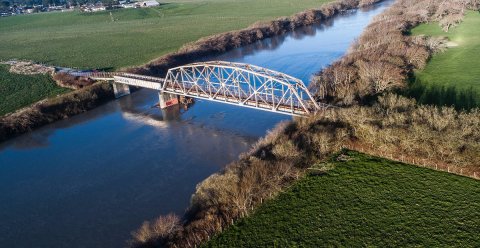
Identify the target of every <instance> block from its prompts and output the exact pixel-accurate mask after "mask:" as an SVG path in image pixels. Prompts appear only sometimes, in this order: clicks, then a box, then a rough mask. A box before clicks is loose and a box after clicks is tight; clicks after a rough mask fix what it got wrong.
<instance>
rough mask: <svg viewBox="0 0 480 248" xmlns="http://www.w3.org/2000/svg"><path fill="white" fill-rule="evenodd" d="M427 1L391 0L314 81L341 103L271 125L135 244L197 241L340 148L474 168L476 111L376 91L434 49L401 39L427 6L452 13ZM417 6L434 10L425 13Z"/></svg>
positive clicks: (395, 82) (396, 83)
mask: <svg viewBox="0 0 480 248" xmlns="http://www.w3.org/2000/svg"><path fill="white" fill-rule="evenodd" d="M431 3H432V2H431V1H413V0H397V1H396V2H395V3H394V5H393V6H392V7H391V8H389V9H388V10H387V11H385V12H384V13H383V14H381V15H379V16H377V17H376V18H375V21H374V22H373V23H372V24H371V25H369V27H368V28H367V29H366V31H365V32H364V33H363V35H362V36H361V37H360V38H359V39H358V42H357V43H356V44H355V45H354V46H353V47H352V49H351V52H350V53H349V54H347V55H346V56H345V57H343V58H342V59H341V60H340V61H338V62H336V63H334V64H333V65H332V66H331V67H328V68H326V69H325V70H323V71H322V72H321V73H320V74H319V76H318V77H316V78H315V79H314V80H313V84H312V85H313V86H312V88H313V89H314V90H316V92H317V96H318V98H319V99H323V100H326V101H330V102H335V103H337V104H341V105H344V106H345V108H340V109H335V110H330V111H327V112H326V113H323V114H322V115H316V116H312V117H310V118H304V119H295V120H294V121H293V122H286V123H283V124H282V125H279V126H278V127H277V128H276V129H275V130H274V131H272V132H271V133H270V134H269V135H267V137H265V138H264V139H262V140H261V141H259V142H258V143H257V145H256V146H255V147H254V148H253V149H252V150H251V151H250V152H248V153H246V154H244V155H242V156H241V158H240V160H239V161H237V162H234V163H232V164H230V165H228V166H227V167H226V168H225V170H224V171H222V172H220V173H217V174H215V175H212V176H211V177H209V178H208V179H207V180H205V181H204V182H202V183H201V184H199V185H198V187H197V191H196V193H195V194H194V195H193V197H192V205H191V206H190V208H189V210H188V211H187V213H186V214H185V215H184V216H183V217H182V218H181V219H178V218H168V219H164V218H159V219H157V220H155V221H153V222H150V223H148V222H147V223H145V224H144V225H143V226H142V227H141V228H140V229H139V230H138V231H137V232H136V233H135V234H134V238H135V239H136V243H135V245H137V246H138V247H150V246H153V247H155V246H167V247H178V246H180V247H194V246H196V245H198V244H201V243H203V242H205V241H206V240H209V239H210V238H211V237H213V236H215V235H216V234H218V233H220V232H222V231H223V230H224V229H225V228H227V227H229V226H230V225H231V224H232V223H234V222H235V221H236V220H238V219H240V218H242V217H244V216H247V215H248V214H250V213H251V211H252V210H254V209H256V207H258V206H259V205H261V204H262V202H263V201H264V200H265V199H270V198H272V197H274V196H275V195H277V194H278V193H279V192H281V191H282V190H283V189H285V188H286V187H287V186H289V185H291V183H292V182H294V181H295V180H297V179H298V178H301V177H302V175H303V174H304V173H305V170H306V168H307V167H309V166H310V165H312V164H316V163H319V162H322V161H323V160H324V159H325V158H326V157H328V156H330V155H331V154H333V153H334V152H337V151H338V150H339V149H340V148H341V147H344V146H352V147H362V148H364V149H368V150H369V151H374V152H378V153H381V154H385V153H386V154H390V155H392V154H400V155H401V156H402V157H404V158H407V159H410V160H412V161H417V163H418V164H420V165H421V164H422V163H423V164H433V165H437V166H438V165H439V164H440V165H444V164H447V166H450V167H452V168H454V169H455V171H460V173H462V174H463V175H467V176H472V177H476V176H475V175H477V174H480V164H478V158H477V157H478V155H477V154H478V152H479V151H480V145H479V144H478V140H480V129H479V128H480V123H479V121H480V111H478V110H472V111H471V112H468V113H467V112H458V111H455V110H454V109H453V108H448V107H441V108H438V107H434V106H419V105H417V104H416V102H415V101H414V100H412V99H408V98H405V97H402V96H398V95H395V94H386V95H384V96H381V95H382V93H385V92H387V91H392V90H395V89H398V88H402V87H405V86H406V82H407V79H408V76H409V75H410V73H411V72H412V70H413V69H414V68H423V66H425V64H426V61H427V59H428V58H429V56H430V55H431V54H433V53H434V52H435V51H437V50H436V49H438V47H436V46H433V45H435V44H437V43H435V42H429V40H425V39H410V38H409V37H408V36H407V33H408V32H407V31H408V30H409V29H410V28H412V27H414V26H416V25H418V24H420V23H422V22H427V21H429V20H430V19H429V18H432V16H433V14H434V13H440V16H441V17H444V18H447V19H448V17H450V15H451V13H449V12H447V13H445V12H444V11H446V9H445V8H444V7H445V6H442V3H437V2H435V3H436V4H435V5H429V4H431ZM456 3H457V2H456ZM457 4H462V3H457ZM425 5H429V6H430V7H431V8H433V10H432V11H430V12H427V13H425V12H424V11H423V10H425V9H426V8H425ZM448 7H449V8H447V9H451V8H452V7H454V8H458V7H462V6H457V5H455V6H448ZM463 7H465V6H463ZM468 7H470V8H476V7H475V6H468ZM425 15H426V16H425ZM444 24H445V22H444ZM446 24H447V25H450V24H448V23H446ZM379 96H380V97H379ZM358 103H363V104H365V103H368V105H364V106H359V105H357V104H358ZM450 167H449V168H450ZM161 227H168V228H163V229H162V228H161Z"/></svg>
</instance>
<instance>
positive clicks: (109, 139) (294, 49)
mask: <svg viewBox="0 0 480 248" xmlns="http://www.w3.org/2000/svg"><path fill="white" fill-rule="evenodd" d="M390 3H391V1H387V2H384V3H382V4H378V5H377V6H376V7H374V8H370V9H368V10H359V11H352V12H350V13H348V14H345V15H342V16H338V17H336V18H334V20H332V21H331V22H329V23H326V24H322V25H314V26H310V27H305V28H302V29H299V30H297V31H295V32H292V33H288V34H285V35H282V36H278V37H275V38H271V39H266V40H264V41H260V42H257V43H255V44H252V45H249V46H246V47H243V48H240V49H236V50H233V51H231V52H228V53H225V54H223V55H221V56H216V57H211V58H205V60H226V61H236V62H243V63H250V64H255V65H259V66H263V67H266V68H269V69H273V70H278V71H281V72H284V73H287V74H290V75H292V76H295V77H298V78H300V79H302V80H304V81H305V82H308V80H309V78H310V77H311V75H312V74H313V73H315V72H316V71H318V70H320V69H321V68H322V67H324V66H326V65H328V64H329V63H332V61H334V60H335V59H337V58H339V57H340V56H341V55H343V54H344V53H345V52H346V50H347V49H348V47H349V46H350V44H351V43H352V42H353V41H354V39H355V37H357V36H358V35H359V34H360V33H361V31H362V29H363V28H364V27H365V26H366V25H367V24H368V23H369V21H370V20H371V19H372V17H373V16H375V15H376V14H378V13H380V12H381V11H382V10H383V9H384V8H385V7H386V6H388V5H389V4H390ZM157 97H158V96H157V93H156V92H153V91H149V90H140V91H137V92H135V93H133V94H131V95H129V96H126V97H123V98H121V99H118V100H116V101H112V102H110V103H108V104H106V105H103V106H101V107H98V108H96V109H94V110H92V111H90V112H87V113H84V114H81V115H78V116H74V117H72V118H70V119H67V120H63V121H59V122H56V123H54V124H51V125H48V126H45V127H43V128H40V129H38V130H36V131H34V132H32V133H29V134H25V135H23V136H20V137H18V138H16V139H14V140H11V141H9V142H6V143H3V144H0V247H122V246H124V244H125V240H126V239H128V238H129V237H130V236H129V235H130V231H132V230H133V229H136V228H137V227H138V226H140V225H141V223H142V222H143V221H144V220H147V219H152V218H154V217H156V216H158V215H159V214H167V213H169V212H175V213H177V214H182V213H183V212H184V210H185V208H186V207H187V206H188V204H189V199H190V196H191V194H192V193H193V192H194V190H195V185H196V184H197V183H198V182H200V181H202V180H203V179H205V178H206V177H208V176H209V175H211V174H212V173H214V172H216V171H218V170H220V169H221V168H222V166H224V165H226V164H227V163H228V162H231V161H233V160H235V159H236V158H237V157H238V155H239V154H240V153H241V152H244V151H246V150H248V149H249V148H250V146H251V145H252V144H253V143H254V142H255V141H256V140H257V139H258V138H259V137H260V136H263V135H264V134H265V133H266V131H267V130H268V129H271V128H273V127H274V126H275V124H276V123H278V122H280V121H282V120H285V119H289V118H290V117H288V116H285V115H279V114H275V113H270V112H263V111H259V110H253V109H247V108H240V107H236V106H231V105H225V104H220V103H213V102H207V101H197V102H196V104H195V105H194V106H193V107H192V108H191V109H189V110H188V111H186V112H185V111H182V112H181V113H180V112H179V111H178V109H177V110H175V109H172V110H169V111H168V112H162V111H161V110H159V109H158V108H153V107H152V106H153V105H154V104H155V103H156V102H157V101H158V98H157Z"/></svg>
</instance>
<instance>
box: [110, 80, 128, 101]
mask: <svg viewBox="0 0 480 248" xmlns="http://www.w3.org/2000/svg"><path fill="white" fill-rule="evenodd" d="M113 92H114V93H115V98H119V97H122V96H126V95H130V87H129V86H128V85H127V84H122V83H113Z"/></svg>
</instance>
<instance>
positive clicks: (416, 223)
mask: <svg viewBox="0 0 480 248" xmlns="http://www.w3.org/2000/svg"><path fill="white" fill-rule="evenodd" d="M347 154H348V155H349V156H350V159H351V160H349V161H347V162H339V161H336V160H335V159H332V160H331V161H330V162H329V163H330V165H329V166H333V167H334V168H333V169H331V170H330V171H328V172H327V173H326V174H324V175H309V176H307V177H305V178H303V179H300V180H299V181H297V182H295V183H294V185H293V186H291V187H290V188H289V189H287V190H286V191H285V192H283V193H281V194H280V195H279V196H278V197H276V198H275V199H273V200H270V201H267V202H266V203H265V204H263V205H262V206H260V207H259V209H257V210H256V211H255V212H254V213H253V214H252V215H250V216H249V217H246V218H244V219H242V220H240V221H238V222H237V223H236V224H235V225H234V226H232V227H230V228H228V229H227V230H225V231H224V232H223V233H221V234H220V235H218V236H216V237H214V238H213V239H212V240H211V241H210V242H208V243H207V244H206V245H204V247H479V246H480V236H479V235H478V234H479V233H480V201H479V200H478V199H480V182H479V181H478V180H474V179H471V178H466V177H461V176H457V175H453V174H448V173H445V172H438V171H434V170H430V169H426V168H420V167H416V166H412V165H407V164H402V163H397V162H392V161H389V160H386V159H381V158H376V157H371V156H367V155H364V154H360V153H357V152H353V151H349V152H347Z"/></svg>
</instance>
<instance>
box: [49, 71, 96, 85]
mask: <svg viewBox="0 0 480 248" xmlns="http://www.w3.org/2000/svg"><path fill="white" fill-rule="evenodd" d="M53 79H54V80H55V81H56V82H57V83H58V84H59V85H60V86H62V87H66V88H70V89H81V88H83V87H85V86H89V85H92V84H93V83H94V82H95V81H94V80H92V79H90V78H87V77H79V76H74V75H71V74H68V73H63V72H60V73H56V74H54V75H53Z"/></svg>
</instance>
